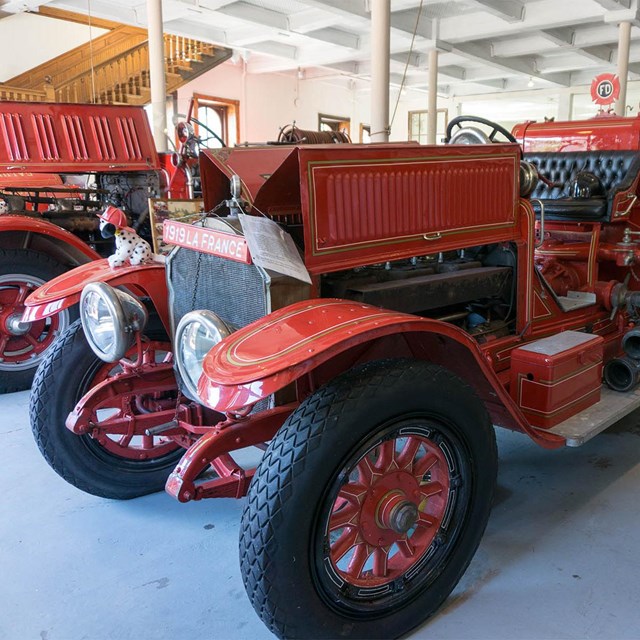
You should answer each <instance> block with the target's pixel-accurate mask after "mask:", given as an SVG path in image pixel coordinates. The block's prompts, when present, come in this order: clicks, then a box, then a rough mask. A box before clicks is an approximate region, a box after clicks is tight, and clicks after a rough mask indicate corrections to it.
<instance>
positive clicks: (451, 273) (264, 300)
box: [27, 121, 640, 638]
mask: <svg viewBox="0 0 640 640" xmlns="http://www.w3.org/2000/svg"><path fill="white" fill-rule="evenodd" d="M460 124H462V125H464V124H468V123H465V122H464V121H462V122H461V123H460ZM499 129H500V128H498V127H497V126H496V130H499ZM503 133H506V135H507V136H508V137H509V139H510V142H507V143H498V144H485V145H479V144H471V145H449V146H441V147H429V146H426V147H425V146H420V145H414V144H408V143H405V144H386V145H343V146H340V145H320V146H317V147H304V146H300V145H292V146H276V147H247V148H234V149H221V150H217V151H206V152H205V153H204V154H203V155H202V156H201V173H202V183H203V190H204V198H205V208H206V210H207V211H208V212H209V214H208V215H206V216H205V217H203V219H202V220H201V221H200V222H199V223H197V224H195V225H184V224H181V223H180V222H179V221H177V222H175V221H174V222H171V223H168V224H167V225H166V227H165V235H166V238H167V239H168V240H169V241H170V242H172V243H173V244H175V245H177V246H176V248H175V249H174V250H173V252H172V253H171V255H170V256H169V258H168V260H167V263H166V265H160V264H156V263H153V264H148V265H143V266H140V267H127V266H125V267H122V268H119V269H110V268H109V266H108V264H107V262H106V260H102V261H96V262H92V263H90V264H88V265H84V266H81V267H78V268H77V269H75V270H74V271H72V272H70V273H68V274H66V275H64V276H61V277H59V278H57V279H55V280H53V281H51V282H50V283H48V284H47V285H45V286H43V287H42V288H40V289H38V291H36V292H35V293H34V294H32V295H31V296H30V297H29V299H28V300H27V307H28V309H27V316H28V319H29V320H30V321H33V322H39V321H42V320H43V319H44V318H46V317H49V316H51V314H53V313H56V312H59V311H60V310H61V309H64V308H67V307H68V306H70V305H72V304H75V303H77V302H78V301H80V313H81V323H80V322H76V323H74V324H72V325H71V326H70V327H69V328H68V329H67V330H66V331H65V332H64V334H63V335H62V336H61V337H60V339H59V341H58V342H57V343H56V345H55V347H54V349H53V350H52V351H51V353H49V354H47V356H46V359H45V360H44V361H43V363H42V365H41V366H40V368H39V370H38V373H37V375H36V379H35V382H34V389H33V393H32V399H31V420H32V426H33V430H34V433H35V437H36V439H37V442H38V445H39V447H40V449H41V451H42V453H43V455H44V457H45V458H46V459H47V461H48V462H49V464H50V465H51V466H52V467H53V468H54V469H55V471H56V472H57V473H59V474H60V475H61V476H62V477H63V478H65V479H66V480H67V481H69V482H70V483H72V484H74V485H75V486H77V487H79V488H80V489H82V490H84V491H87V492H90V493H93V494H96V495H99V496H107V497H111V498H131V497H134V496H137V495H141V494H144V493H147V492H150V491H155V490H158V489H160V488H161V487H162V486H164V485H166V490H167V491H168V493H169V494H170V495H172V496H173V497H175V498H176V499H178V500H179V501H181V502H187V501H190V500H200V499H203V498H213V497H241V496H244V495H245V494H247V501H246V507H245V509H244V513H243V516H242V523H241V532H240V558H241V569H242V575H243V579H244V582H245V586H246V589H247V593H248V595H249V599H250V600H251V602H252V604H253V606H254V607H255V609H256V611H257V613H258V615H259V616H260V617H261V618H262V620H263V621H264V622H265V624H266V625H267V626H268V627H269V629H271V630H272V631H273V632H274V633H276V634H277V635H279V636H282V637H310V638H311V637H321V638H327V637H343V636H344V637H358V638H371V637H379V636H380V633H381V631H382V630H384V631H383V633H384V635H385V637H398V636H401V635H403V634H405V633H406V632H408V631H409V630H411V629H412V628H414V627H415V626H416V625H418V624H419V623H421V622H422V621H423V620H425V619H426V618H428V617H429V616H430V615H431V614H432V613H433V612H434V611H435V610H436V609H437V608H438V607H439V606H440V605H441V603H442V602H443V601H444V600H445V598H446V597H447V595H448V594H449V593H450V592H451V590H452V589H453V588H454V586H455V585H456V583H457V582H458V580H459V579H460V577H461V575H462V574H463V572H464V571H465V569H466V567H467V565H468V563H469V562H470V560H471V558H472V556H473V554H474V552H475V550H476V548H477V545H478V543H479V541H480V538H481V536H482V533H483V531H484V528H485V525H486V522H487V519H488V517H489V512H490V508H491V501H492V495H493V489H494V485H495V480H496V468H497V456H496V444H495V436H494V430H493V425H496V426H500V427H504V428H507V429H511V430H515V431H519V432H521V433H523V434H525V435H526V436H528V437H529V438H530V439H531V440H533V442H535V443H536V444H538V445H540V446H542V447H546V448H549V449H553V448H558V447H565V446H578V445H581V444H582V443H584V442H585V441H587V440H589V439H590V438H592V437H593V436H595V435H596V434H598V433H599V432H601V431H602V430H604V429H605V428H606V427H607V426H608V425H610V424H612V423H613V422H614V421H615V420H616V419H618V418H620V417H621V416H622V415H624V414H626V413H628V412H630V411H631V410H633V409H634V408H636V407H638V406H640V395H639V394H638V392H637V390H636V384H637V382H638V380H639V378H640V331H639V330H638V329H636V328H635V325H636V323H637V322H638V320H639V316H638V309H639V306H640V295H639V294H638V290H640V286H639V284H638V283H639V282H640V268H638V266H637V265H638V262H639V261H640V244H639V242H638V239H639V238H640V233H639V232H638V230H639V229H640V208H639V207H638V202H637V198H638V181H639V180H640V158H639V157H638V154H637V153H635V152H633V151H620V150H614V151H610V150H599V151H577V152H565V153H558V152H555V151H551V152H534V153H530V154H529V153H527V154H524V157H523V154H522V150H521V147H520V146H519V145H518V144H516V143H515V142H514V140H513V138H512V137H511V136H510V134H509V133H508V132H504V131H503ZM495 137H496V136H495V135H494V133H492V134H491V135H489V136H488V139H489V140H493V139H494V138H495ZM274 246H275V247H277V248H278V249H277V250H274V249H273V247H274ZM256 247H257V248H256ZM265 256H266V257H265ZM296 256H298V262H299V263H303V264H302V267H303V268H302V269H301V268H300V264H297V263H296ZM300 256H302V260H300V259H299V257H300ZM285 257H286V259H285ZM279 259H280V263H279V262H278V260H279ZM307 274H308V278H307ZM83 328H84V331H83ZM603 367H604V375H605V379H606V381H607V383H608V384H607V385H606V386H605V385H603V384H602V377H603ZM250 447H254V448H257V449H258V450H259V449H264V454H263V456H262V459H261V460H260V462H259V464H258V465H257V468H246V467H247V465H246V464H244V465H243V464H241V460H242V459H243V456H244V454H245V453H246V452H245V451H244V450H246V449H248V448H250ZM239 452H240V453H239Z"/></svg>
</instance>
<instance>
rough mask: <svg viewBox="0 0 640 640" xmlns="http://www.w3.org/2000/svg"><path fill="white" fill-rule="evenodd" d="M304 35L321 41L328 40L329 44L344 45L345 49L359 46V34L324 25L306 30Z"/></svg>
mask: <svg viewBox="0 0 640 640" xmlns="http://www.w3.org/2000/svg"><path fill="white" fill-rule="evenodd" d="M304 35H305V36H307V37H309V38H314V39H315V40H322V42H328V43H329V44H335V45H337V46H339V47H345V48H346V49H359V48H360V36H358V35H357V34H355V33H350V32H348V31H343V30H342V29H335V28H333V27H325V28H324V29H316V30H315V31H307V32H305V33H304Z"/></svg>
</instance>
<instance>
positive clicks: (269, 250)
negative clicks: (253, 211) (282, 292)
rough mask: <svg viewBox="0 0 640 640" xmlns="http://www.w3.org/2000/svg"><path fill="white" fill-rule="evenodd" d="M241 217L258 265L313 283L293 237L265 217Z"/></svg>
mask: <svg viewBox="0 0 640 640" xmlns="http://www.w3.org/2000/svg"><path fill="white" fill-rule="evenodd" d="M238 218H240V224H242V231H243V232H244V237H245V239H246V241H247V244H248V245H249V252H250V253H251V257H252V259H253V261H254V263H255V264H257V265H258V266H259V267H262V268H263V269H269V270H271V271H276V272H277V273H282V274H284V275H286V276H291V277H292V278H295V279H296V280H302V282H307V283H309V284H311V277H310V276H309V272H308V271H307V268H306V267H305V266H304V262H302V258H301V257H300V254H299V253H298V249H297V248H296V245H295V243H294V241H293V238H292V237H291V236H290V235H289V234H288V233H287V232H286V231H284V229H282V228H281V227H280V226H279V225H278V224H277V223H275V222H274V221H273V220H270V219H269V218H264V217H263V216H248V215H246V214H240V215H239V216H238Z"/></svg>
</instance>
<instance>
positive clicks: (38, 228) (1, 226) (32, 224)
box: [0, 215, 100, 262]
mask: <svg viewBox="0 0 640 640" xmlns="http://www.w3.org/2000/svg"><path fill="white" fill-rule="evenodd" d="M6 231H24V232H28V233H33V234H37V235H42V236H47V237H48V238H54V239H55V240H57V241H59V242H60V243H61V244H63V245H67V246H69V247H70V248H72V249H74V251H75V253H76V254H80V255H84V256H86V257H87V258H88V259H90V260H96V259H98V258H100V255H99V254H98V253H96V252H95V251H94V250H93V249H92V248H91V247H90V246H89V245H88V244H86V243H85V242H83V241H82V240H80V238H78V237H77V236H74V235H73V233H71V232H69V231H67V230H66V229H62V228H61V227H59V226H57V225H55V224H52V223H51V222H48V221H47V220H39V219H38V218H30V217H28V216H20V215H3V216H0V233H3V232H6ZM78 262H79V261H78Z"/></svg>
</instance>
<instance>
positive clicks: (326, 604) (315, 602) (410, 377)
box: [240, 360, 497, 638]
mask: <svg viewBox="0 0 640 640" xmlns="http://www.w3.org/2000/svg"><path fill="white" fill-rule="evenodd" d="M496 469H497V455H496V447H495V436H494V433H493V429H492V426H491V422H490V420H489V416H488V414H487V412H486V409H485V408H484V405H483V404H482V402H481V401H480V400H479V398H478V397H477V396H476V395H475V394H474V393H473V391H472V390H471V389H470V388H469V387H468V386H467V385H466V384H465V383H463V382H462V381H461V380H460V379H459V378H457V377H456V376H455V375H453V374H452V373H451V372H450V371H447V370H446V369H444V368H442V367H439V366H436V365H433V364H429V363H426V362H419V361H413V360H400V361H398V360H386V361H379V362H374V363H368V364H366V365H363V366H361V367H358V368H356V369H354V370H352V371H349V372H347V373H345V374H343V375H341V376H339V377H338V378H337V379H336V380H335V381H333V382H331V383H330V384H327V385H326V386H325V387H323V388H321V389H319V390H318V391H316V392H315V393H314V394H312V395H311V396H309V397H308V398H307V399H306V400H305V401H304V402H303V403H302V404H301V405H300V406H299V407H298V408H297V409H296V411H294V413H292V414H291V415H290V416H289V418H287V421H286V422H285V424H284V425H283V426H282V428H281V429H280V430H279V431H278V433H277V434H276V436H275V438H273V440H272V441H271V443H270V444H269V446H268V448H267V451H266V452H265V455H264V457H263V459H262V461H261V462H260V465H259V467H258V469H257V470H256V473H255V476H254V478H253V481H252V483H251V486H250V488H249V491H248V493H247V498H248V500H247V505H246V508H245V510H244V513H243V515H242V524H241V534H240V562H241V568H242V577H243V580H244V584H245V588H246V590H247V594H248V596H249V600H250V601H251V603H252V604H253V606H254V608H255V610H256V612H257V613H258V615H259V616H260V617H261V618H262V620H263V621H264V622H265V624H266V625H267V626H268V628H269V629H270V630H271V631H272V632H273V633H275V634H276V635H278V636H279V637H292V638H293V637H295V638H298V637H304V638H336V637H350V638H379V637H385V638H397V637H400V636H402V635H404V634H406V633H408V632H409V631H410V630H411V629H413V628H414V627H416V626H417V625H419V624H420V623H422V622H423V621H424V620H425V619H426V618H428V617H429V616H430V615H432V614H433V613H434V612H435V611H436V610H437V608H438V607H439V606H440V605H441V604H442V602H443V601H444V600H445V598H446V597H447V596H448V595H449V593H450V592H451V590H452V589H453V588H454V587H455V585H456V584H457V582H458V580H459V579H460V577H461V576H462V574H463V573H464V570H465V569H466V567H467V565H468V563H469V561H470V560H471V558H472V556H473V554H474V552H475V550H476V548H477V546H478V543H479V541H480V537H481V535H482V532H483V531H484V527H485V525H486V522H487V519H488V517H489V512H490V508H491V500H492V495H493V488H494V485H495V478H496Z"/></svg>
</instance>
